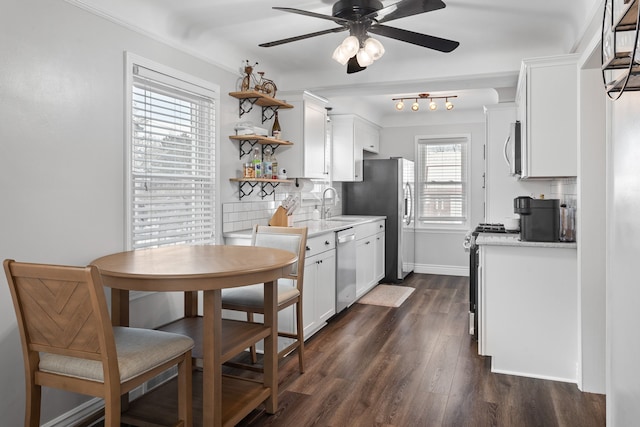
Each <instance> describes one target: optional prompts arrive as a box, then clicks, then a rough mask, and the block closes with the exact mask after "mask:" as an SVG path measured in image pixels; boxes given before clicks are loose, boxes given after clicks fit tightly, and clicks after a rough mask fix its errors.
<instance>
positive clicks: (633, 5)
mask: <svg viewBox="0 0 640 427" xmlns="http://www.w3.org/2000/svg"><path fill="white" fill-rule="evenodd" d="M618 1H622V0H618ZM637 17H638V1H637V0H633V1H631V2H629V3H628V5H627V9H626V10H625V11H624V12H623V13H622V16H620V19H619V20H618V22H617V23H615V24H614V26H613V28H615V31H631V30H635V29H636V18H637Z"/></svg>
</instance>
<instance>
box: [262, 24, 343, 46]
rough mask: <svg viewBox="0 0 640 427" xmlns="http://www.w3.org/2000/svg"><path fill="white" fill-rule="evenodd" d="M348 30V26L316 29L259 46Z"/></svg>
mask: <svg viewBox="0 0 640 427" xmlns="http://www.w3.org/2000/svg"><path fill="white" fill-rule="evenodd" d="M347 30H348V28H346V27H336V28H331V29H330V30H322V31H316V32H315V33H309V34H303V35H301V36H295V37H289V38H287V39H282V40H276V41H273V42H268V43H261V44H259V45H258V46H260V47H273V46H278V45H281V44H285V43H290V42H295V41H298V40H304V39H308V38H311V37H316V36H322V35H324V34H330V33H339V32H340V31H347Z"/></svg>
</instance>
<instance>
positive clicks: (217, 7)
mask: <svg viewBox="0 0 640 427" xmlns="http://www.w3.org/2000/svg"><path fill="white" fill-rule="evenodd" d="M67 1H69V2H70V3H73V4H77V5H79V6H81V7H85V8H88V9H90V10H92V11H94V12H97V13H100V14H102V15H104V16H107V17H109V18H111V19H114V20H116V21H118V22H120V23H123V24H124V25H127V26H129V27H134V28H136V29H138V30H140V31H143V32H145V33H147V34H151V35H153V36H154V37H157V38H160V39H162V40H164V41H166V42H168V43H170V44H172V45H173V46H177V47H181V48H183V49H185V50H187V51H189V52H190V53H192V54H195V55H197V56H199V57H201V58H204V59H206V60H208V61H210V62H213V63H215V64H217V65H219V66H222V67H223V68H225V69H228V70H232V71H234V72H238V74H239V75H240V69H241V64H242V61H243V60H245V59H249V60H250V61H252V62H255V61H257V62H259V66H258V67H257V68H258V69H259V70H261V71H265V73H266V74H265V76H266V77H270V78H272V79H274V80H275V81H276V83H277V84H278V87H279V89H281V90H285V91H293V90H300V89H307V90H311V91H312V92H314V93H317V94H319V95H321V96H325V97H327V98H330V99H331V100H332V102H334V101H335V104H336V106H337V107H338V109H340V108H341V107H340V106H341V105H344V104H351V103H363V104H367V105H368V106H369V107H370V108H371V109H372V110H376V109H377V110H378V114H379V115H381V114H388V111H389V108H390V107H391V108H392V102H391V100H390V98H392V97H398V96H403V95H410V94H417V93H421V92H430V93H432V94H435V95H439V94H451V93H455V94H457V95H459V98H458V99H457V100H456V110H457V109H463V108H477V107H478V106H479V105H482V104H485V103H493V102H497V100H498V98H500V99H501V100H504V99H507V100H508V99H509V97H513V94H514V90H513V86H514V85H515V82H516V80H517V73H518V70H519V67H520V61H521V59H522V58H527V57H536V56H549V55H554V54H563V53H569V52H572V51H573V50H574V49H575V47H576V45H577V43H578V42H579V40H580V38H581V36H582V35H583V33H584V32H585V30H586V25H585V23H586V22H590V21H591V20H592V18H593V17H594V16H595V15H596V13H599V12H598V11H597V9H598V8H599V5H600V3H601V2H600V1H599V0H571V1H562V0H482V1H479V0H444V1H445V3H446V5H447V7H446V8H444V9H440V10H437V11H433V12H429V13H424V14H420V15H415V16H412V17H407V18H402V19H398V20H394V21H391V22H389V23H388V25H389V26H394V27H398V28H402V29H407V30H412V31H416V32H420V33H425V34H429V35H434V36H438V37H442V38H448V39H452V40H456V41H459V42H460V46H459V47H458V48H457V49H456V50H454V51H453V52H452V53H441V52H437V51H433V50H430V49H426V48H423V47H419V46H415V45H412V44H408V43H403V42H400V41H397V40H393V39H389V38H384V37H377V38H378V39H379V40H380V41H381V42H382V43H383V45H384V46H385V50H386V53H385V55H384V56H383V57H382V58H381V59H380V60H378V61H376V62H375V63H374V64H373V65H371V66H369V67H368V68H367V69H366V70H364V71H362V72H359V73H355V74H346V67H344V66H341V65H340V64H338V63H337V62H335V61H333V60H332V59H331V54H332V53H333V50H334V49H335V47H336V46H337V45H338V44H339V43H340V42H341V41H342V40H343V39H344V37H346V35H347V34H346V33H345V32H340V33H332V34H326V35H323V36H319V37H314V38H309V39H305V40H301V41H296V42H292V43H288V44H284V45H281V46H276V47H270V48H262V47H258V44H259V43H264V42H269V41H274V40H279V39H283V38H287V37H292V36H297V35H301V34H307V33H310V32H314V31H320V30H324V29H329V28H333V27H335V26H336V24H334V23H332V22H331V21H329V20H324V19H317V18H313V17H309V16H304V15H298V14H292V13H286V12H283V11H278V10H273V9H272V8H271V7H272V6H281V7H292V8H297V9H303V10H307V11H312V12H316V13H320V14H325V15H331V7H332V5H333V3H334V0H180V1H175V0H110V1H109V2H105V1H104V0H67ZM397 1H398V0H383V4H384V5H385V6H388V5H391V4H394V3H396V2H397ZM425 106H426V104H425ZM424 109H425V110H426V108H424Z"/></svg>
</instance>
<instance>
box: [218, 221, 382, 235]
mask: <svg viewBox="0 0 640 427" xmlns="http://www.w3.org/2000/svg"><path fill="white" fill-rule="evenodd" d="M386 218H387V217H386V216H380V215H338V216H333V217H331V218H328V219H326V220H325V219H322V220H317V221H314V220H312V219H309V220H306V221H298V222H294V223H293V225H294V227H307V237H313V236H317V235H320V234H324V233H329V232H333V231H340V230H344V229H346V228H349V227H353V226H356V225H360V224H366V223H368V222H375V221H378V220H381V219H386ZM251 231H252V230H251V229H247V230H238V231H229V232H226V233H223V236H224V237H239V238H243V237H250V236H251Z"/></svg>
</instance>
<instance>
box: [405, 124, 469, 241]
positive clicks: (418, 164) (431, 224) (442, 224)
mask: <svg viewBox="0 0 640 427" xmlns="http://www.w3.org/2000/svg"><path fill="white" fill-rule="evenodd" d="M447 140H451V143H454V141H455V142H460V140H464V141H463V142H462V143H463V145H464V155H463V158H462V163H463V164H462V185H463V188H464V195H463V202H464V216H463V218H461V221H428V220H426V221H425V220H420V206H421V204H422V200H421V191H419V190H418V189H419V187H420V185H421V181H420V180H421V177H422V167H423V165H422V159H421V157H420V146H421V145H424V144H429V143H430V142H431V143H432V144H435V143H442V142H446V141H447ZM415 159H416V160H415V186H416V190H415V193H416V194H415V196H414V197H415V199H416V208H415V216H416V228H419V229H431V230H440V231H442V230H454V231H459V230H467V229H468V228H469V224H470V216H471V181H470V176H471V175H470V172H471V134H469V133H462V134H442V135H417V136H416V137H415Z"/></svg>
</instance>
